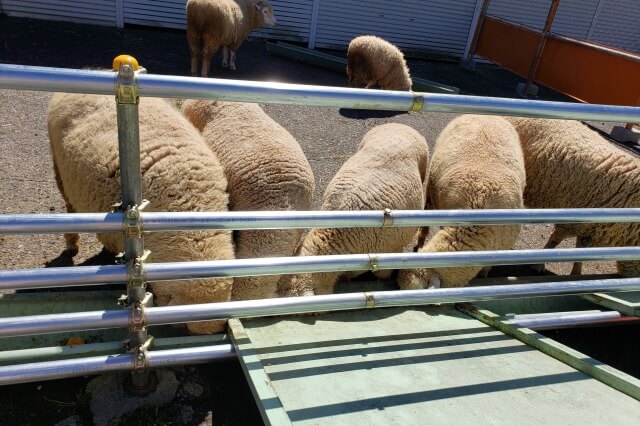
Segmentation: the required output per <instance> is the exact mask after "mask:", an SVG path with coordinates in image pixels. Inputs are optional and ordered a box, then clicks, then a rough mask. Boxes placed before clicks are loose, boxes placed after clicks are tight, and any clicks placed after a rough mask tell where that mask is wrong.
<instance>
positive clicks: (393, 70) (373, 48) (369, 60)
mask: <svg viewBox="0 0 640 426" xmlns="http://www.w3.org/2000/svg"><path fill="white" fill-rule="evenodd" d="M347 61H348V62H347V77H348V79H349V86H351V87H355V86H357V85H358V84H361V83H364V84H366V88H369V87H372V86H375V85H379V86H380V87H381V88H382V89H387V90H411V76H410V75H409V69H408V68H407V63H406V62H405V60H404V55H403V54H402V52H401V51H400V49H398V48H397V47H396V46H394V45H393V44H391V43H389V42H388V41H386V40H383V39H381V38H380V37H376V36H370V35H369V36H359V37H356V38H354V39H353V40H351V43H349V49H348V50H347Z"/></svg>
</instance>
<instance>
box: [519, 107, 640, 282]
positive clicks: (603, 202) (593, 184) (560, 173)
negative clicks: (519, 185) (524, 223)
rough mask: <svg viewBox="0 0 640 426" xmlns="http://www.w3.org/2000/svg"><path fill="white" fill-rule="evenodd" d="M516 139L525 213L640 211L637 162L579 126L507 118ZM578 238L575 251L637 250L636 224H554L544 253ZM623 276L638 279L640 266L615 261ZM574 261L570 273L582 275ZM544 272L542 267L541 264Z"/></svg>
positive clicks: (639, 241)
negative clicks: (524, 184)
mask: <svg viewBox="0 0 640 426" xmlns="http://www.w3.org/2000/svg"><path fill="white" fill-rule="evenodd" d="M509 120H510V121H511V123H512V124H513V125H514V126H515V129H516V131H517V132H518V134H519V135H520V141H521V144H522V150H523V153H524V160H525V165H526V168H527V189H526V191H525V193H524V202H525V205H526V206H527V207H529V208H597V207H603V208H606V207H609V208H620V207H640V158H638V156H636V155H634V154H632V153H630V152H627V151H625V150H623V149H622V148H619V147H617V146H616V145H614V144H613V143H611V142H609V141H608V140H606V139H605V138H604V137H602V136H600V135H599V134H598V133H597V132H595V131H593V130H591V129H589V128H588V127H587V126H586V125H584V124H583V123H581V122H578V121H568V120H544V119H532V118H510V119H509ZM573 236H575V237H577V241H576V246H577V247H619V246H637V245H640V224H638V223H619V224H574V225H556V226H555V229H554V232H553V234H552V235H551V237H550V238H549V241H548V242H547V244H546V246H545V248H554V247H556V246H557V245H558V244H560V242H562V240H564V239H566V238H569V237H573ZM617 265H618V272H619V273H620V274H621V275H623V276H625V277H633V276H640V262H638V261H626V262H618V263H617ZM581 267H582V265H581V263H579V262H576V263H575V264H574V268H573V270H572V272H571V274H575V275H579V274H580V273H581ZM542 268H544V265H542Z"/></svg>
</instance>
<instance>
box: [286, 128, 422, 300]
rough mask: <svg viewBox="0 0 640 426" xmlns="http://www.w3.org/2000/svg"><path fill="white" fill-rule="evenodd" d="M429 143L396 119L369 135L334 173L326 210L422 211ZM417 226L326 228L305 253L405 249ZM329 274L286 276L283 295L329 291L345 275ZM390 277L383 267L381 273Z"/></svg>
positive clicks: (308, 241) (307, 242) (314, 234)
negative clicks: (396, 121) (395, 121)
mask: <svg viewBox="0 0 640 426" xmlns="http://www.w3.org/2000/svg"><path fill="white" fill-rule="evenodd" d="M428 156H429V147H428V145H427V142H426V141H425V139H424V138H423V137H422V136H421V135H420V133H418V132H417V131H415V130H414V129H412V128H411V127H408V126H405V125H403V124H397V123H391V124H384V125H382V126H378V127H375V128H373V129H371V130H370V131H369V132H367V134H365V136H364V138H363V139H362V142H361V143H360V146H359V147H358V151H357V152H356V153H355V154H354V155H353V156H352V157H351V158H349V159H348V160H347V161H346V163H345V164H344V165H343V166H342V167H341V168H340V170H339V171H338V173H337V174H336V175H335V176H334V177H333V179H332V180H331V182H329V185H328V186H327V189H326V191H325V193H324V198H323V203H322V209H323V210H382V209H385V208H390V209H408V210H411V209H422V207H423V206H424V201H425V190H426V183H425V179H426V176H427V173H428V170H427V164H428ZM416 230H417V229H416V228H393V227H389V228H348V229H347V228H341V229H333V228H329V229H327V228H322V229H312V230H311V231H310V232H309V234H308V235H307V237H306V238H305V239H304V241H303V243H302V245H301V247H300V248H299V249H298V254H299V255H301V256H314V255H331V254H357V253H386V252H402V251H403V249H404V248H405V247H406V246H407V245H409V244H410V243H411V241H412V239H413V237H414V235H415V233H416ZM359 273H361V272H358V273H346V274H345V273H340V272H326V273H317V274H299V275H293V276H291V275H288V276H284V277H282V279H281V282H280V288H279V290H280V293H281V295H282V296H301V295H312V294H327V293H331V292H332V291H333V287H334V286H335V284H336V282H337V280H338V279H339V278H340V276H341V275H346V276H355V275H358V274H359ZM388 275H390V274H389V272H388V271H382V274H380V275H379V276H388Z"/></svg>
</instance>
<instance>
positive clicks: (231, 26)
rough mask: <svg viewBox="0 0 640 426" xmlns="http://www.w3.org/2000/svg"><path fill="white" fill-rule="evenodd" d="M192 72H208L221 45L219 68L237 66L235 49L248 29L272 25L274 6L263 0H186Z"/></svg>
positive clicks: (204, 75) (240, 43) (203, 75)
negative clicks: (220, 63)
mask: <svg viewBox="0 0 640 426" xmlns="http://www.w3.org/2000/svg"><path fill="white" fill-rule="evenodd" d="M186 9H187V11H186V14H187V41H188V43H189V50H190V52H191V75H192V76H195V75H197V72H198V56H199V55H200V56H201V61H202V64H201V71H200V75H201V76H202V77H207V75H208V74H209V66H210V62H211V57H212V56H213V55H215V53H216V52H217V51H218V49H219V48H220V46H222V47H223V59H222V68H227V67H229V69H231V70H232V71H235V69H236V51H237V50H238V48H239V47H240V46H241V45H242V43H243V42H244V40H245V39H246V38H247V37H248V36H249V33H251V31H253V30H255V29H257V28H260V27H262V26H263V25H267V26H269V27H272V28H273V27H274V26H275V25H276V19H275V17H274V16H273V7H272V6H271V4H270V3H269V2H268V1H266V0H189V1H188V2H187V6H186Z"/></svg>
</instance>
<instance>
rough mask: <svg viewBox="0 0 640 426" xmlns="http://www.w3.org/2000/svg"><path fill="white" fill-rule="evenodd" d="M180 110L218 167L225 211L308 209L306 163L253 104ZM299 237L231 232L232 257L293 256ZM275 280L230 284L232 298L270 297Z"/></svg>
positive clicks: (199, 104)
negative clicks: (225, 196)
mask: <svg viewBox="0 0 640 426" xmlns="http://www.w3.org/2000/svg"><path fill="white" fill-rule="evenodd" d="M182 110H183V112H184V113H185V115H186V116H187V118H188V119H189V120H190V121H191V122H192V123H193V124H194V125H195V126H196V128H198V129H200V130H201V131H202V134H203V136H204V139H205V142H206V143H207V144H208V145H209V148H211V149H212V150H213V152H214V153H215V154H216V156H217V157H218V159H219V160H220V163H221V164H222V166H223V167H224V172H225V175H226V177H227V180H228V182H229V196H230V208H231V210H309V209H310V208H311V200H312V198H313V191H314V179H313V172H312V171H311V166H310V165H309V162H308V161H307V158H306V157H305V155H304V153H303V152H302V149H301V148H300V145H298V142H297V141H296V140H295V139H294V138H293V136H291V134H290V133H289V132H287V131H286V130H285V129H284V128H283V127H282V126H280V125H279V124H278V123H276V122H275V121H274V120H273V119H271V118H270V117H269V116H268V115H267V114H266V113H265V112H264V111H263V110H262V108H260V106H258V104H250V103H236V102H219V101H203V100H198V101H196V100H189V101H186V102H185V103H184V104H183V105H182ZM301 234H302V232H301V231H300V230H297V229H290V230H260V231H240V232H236V233H235V234H234V236H235V245H236V257H237V258H238V259H246V258H257V257H273V256H293V254H294V252H295V249H296V246H297V244H298V241H299V240H300V237H301ZM279 278H280V277H279V276H277V275H274V276H264V277H245V278H236V279H235V281H234V284H233V296H232V298H233V299H234V300H237V299H257V298H268V297H276V296H277V285H278V280H279Z"/></svg>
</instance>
